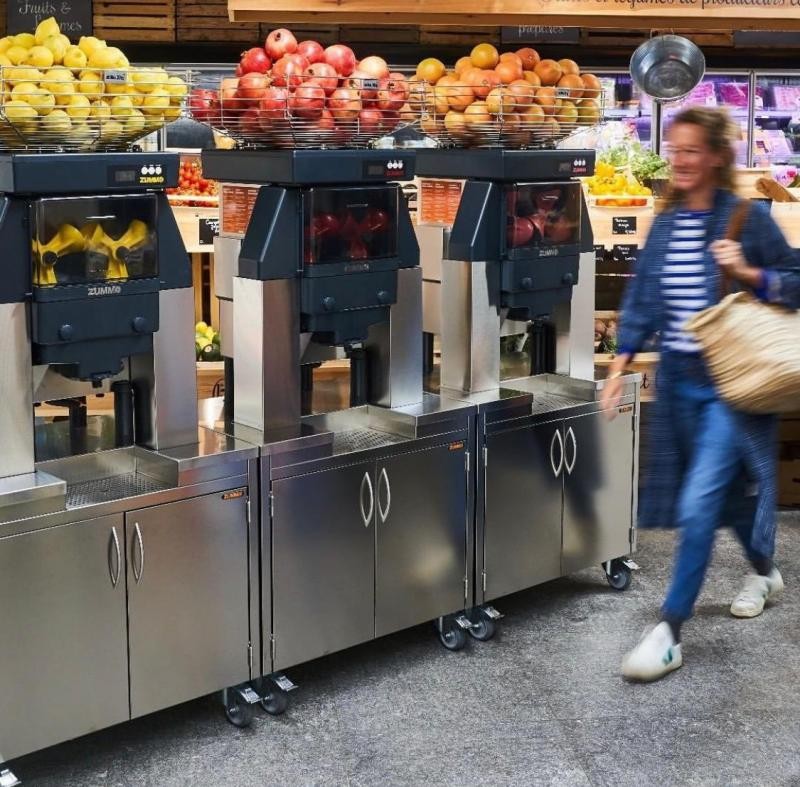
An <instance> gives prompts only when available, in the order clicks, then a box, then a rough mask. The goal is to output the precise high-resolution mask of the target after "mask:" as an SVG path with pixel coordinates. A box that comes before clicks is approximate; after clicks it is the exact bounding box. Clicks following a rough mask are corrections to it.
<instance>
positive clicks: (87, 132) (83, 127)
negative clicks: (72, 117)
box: [69, 121, 95, 146]
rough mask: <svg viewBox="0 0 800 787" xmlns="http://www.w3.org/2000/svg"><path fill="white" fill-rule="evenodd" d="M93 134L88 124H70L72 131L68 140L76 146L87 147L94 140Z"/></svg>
mask: <svg viewBox="0 0 800 787" xmlns="http://www.w3.org/2000/svg"><path fill="white" fill-rule="evenodd" d="M94 136H95V132H94V131H92V128H91V126H89V124H88V123H81V122H80V121H79V122H77V123H74V122H73V124H72V129H70V132H69V138H70V139H71V140H72V141H73V142H75V143H77V144H78V145H82V146H88V145H89V144H91V142H92V141H93V140H94Z"/></svg>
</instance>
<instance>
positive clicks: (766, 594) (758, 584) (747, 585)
mask: <svg viewBox="0 0 800 787" xmlns="http://www.w3.org/2000/svg"><path fill="white" fill-rule="evenodd" d="M782 590H783V577H782V576H781V572H780V571H778V569H777V568H773V569H772V571H771V572H770V575H769V576H768V577H764V576H761V575H760V574H748V575H747V576H746V577H745V580H744V584H743V585H742V589H741V590H740V591H739V595H737V596H736V598H735V599H734V600H733V604H731V615H733V616H734V617H737V618H757V617H758V616H759V615H760V614H761V613H762V612H763V611H764V605H765V604H766V603H767V600H768V599H770V598H773V597H774V596H777V595H778V593H780V592H781V591H782Z"/></svg>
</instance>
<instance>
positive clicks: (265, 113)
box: [258, 87, 289, 127]
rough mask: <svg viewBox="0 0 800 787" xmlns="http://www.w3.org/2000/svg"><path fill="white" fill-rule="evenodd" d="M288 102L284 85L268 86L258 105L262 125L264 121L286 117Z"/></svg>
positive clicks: (287, 92)
mask: <svg viewBox="0 0 800 787" xmlns="http://www.w3.org/2000/svg"><path fill="white" fill-rule="evenodd" d="M288 104H289V91H288V90H287V89H286V88H285V87H268V88H267V89H266V90H265V91H264V96H263V98H262V99H261V101H260V102H259V105H258V110H259V117H260V118H261V125H262V127H263V126H264V123H265V121H274V120H280V119H282V118H284V117H286V108H287V106H288Z"/></svg>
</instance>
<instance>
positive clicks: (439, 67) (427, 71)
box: [417, 57, 447, 84]
mask: <svg viewBox="0 0 800 787" xmlns="http://www.w3.org/2000/svg"><path fill="white" fill-rule="evenodd" d="M446 71H447V69H446V68H445V65H444V63H442V61H441V60H437V59H436V58H435V57H426V58H425V60H423V61H421V62H420V64H419V65H418V66H417V79H424V80H425V81H426V82H430V83H431V84H433V83H435V82H438V81H439V80H440V79H441V78H442V77H443V76H444V75H445V72H446Z"/></svg>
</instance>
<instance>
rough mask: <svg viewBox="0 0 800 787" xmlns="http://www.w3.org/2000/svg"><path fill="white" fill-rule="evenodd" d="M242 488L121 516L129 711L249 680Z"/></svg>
mask: <svg viewBox="0 0 800 787" xmlns="http://www.w3.org/2000/svg"><path fill="white" fill-rule="evenodd" d="M246 504H247V498H246V494H245V492H244V490H236V491H234V492H233V493H230V492H228V493H219V494H213V495H206V496H204V497H199V498H193V499H190V500H183V501H180V502H176V503H169V504H167V505H162V506H155V507H152V508H146V509H142V510H140V511H131V512H128V513H127V514H126V517H125V545H126V552H127V563H128V620H129V626H130V693H131V715H132V716H133V717H136V716H141V715H143V714H145V713H150V712H152V711H156V710H159V709H161V708H166V707H169V706H171V705H176V704H178V703H180V702H186V701H187V700H190V699H193V698H194V697H199V696H202V695H204V694H209V693H211V692H212V691H216V690H218V689H222V688H225V687H227V686H232V685H236V684H238V683H242V682H243V681H245V680H247V679H248V678H249V677H250V672H249V658H248V646H249V642H250V634H249V622H248V573H247V570H248V551H247V510H246Z"/></svg>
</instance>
